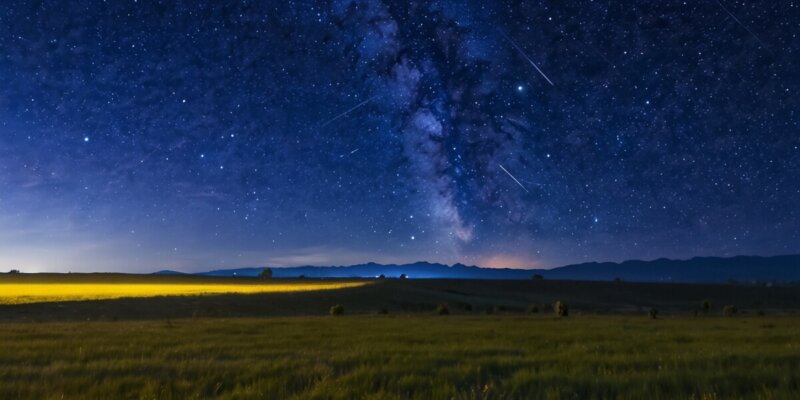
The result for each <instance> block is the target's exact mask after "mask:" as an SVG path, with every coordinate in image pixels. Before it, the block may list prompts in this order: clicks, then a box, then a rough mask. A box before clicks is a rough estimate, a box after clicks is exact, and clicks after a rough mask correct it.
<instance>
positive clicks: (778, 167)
mask: <svg viewBox="0 0 800 400" xmlns="http://www.w3.org/2000/svg"><path fill="white" fill-rule="evenodd" d="M799 35H800V4H795V3H792V2H784V1H779V2H769V3H764V2H732V1H724V0H719V1H717V0H711V1H696V2H671V1H670V2H663V1H643V2H637V3H636V4H622V3H615V2H611V1H591V0H585V1H573V2H503V1H496V2H486V1H432V2H401V1H351V0H343V1H333V2H329V1H322V2H311V1H309V2H258V1H243V2H235V3H234V2H212V1H195V2H150V1H141V0H140V1H134V0H130V1H127V0H126V1H115V2H99V1H74V2H56V1H35V2H34V1H15V0H11V1H7V2H4V3H3V5H2V6H0V88H2V90H0V269H2V268H5V269H10V268H20V269H23V270H27V271H45V270H47V271H89V270H104V271H109V270H116V271H133V272H136V271H141V272H150V271H155V270H157V269H179V270H185V271H193V270H206V269H209V268H211V267H236V266H257V265H272V266H284V265H304V264H317V265H331V264H334V265H338V264H351V263H359V262H367V261H376V262H398V263H399V262H411V261H417V260H427V261H434V262H444V263H455V262H462V263H466V264H479V265H484V266H498V267H500V266H504V267H553V266H558V265H561V264H566V263H573V262H583V261H591V260H600V261H603V260H609V261H621V260H625V259H631V258H657V257H672V258H685V257H692V256H696V255H715V256H730V255H737V254H759V255H773V254H785V253H793V252H797V250H798V249H800V131H799V130H798V119H799V118H800V115H798V110H800V100H798V92H800V69H798V68H797V65H796V64H797V62H796V61H797V60H798V59H800V54H799V50H800V36H799Z"/></svg>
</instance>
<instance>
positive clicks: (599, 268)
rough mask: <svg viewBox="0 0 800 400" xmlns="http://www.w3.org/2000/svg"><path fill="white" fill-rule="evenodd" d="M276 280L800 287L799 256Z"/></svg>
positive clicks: (377, 271)
mask: <svg viewBox="0 0 800 400" xmlns="http://www.w3.org/2000/svg"><path fill="white" fill-rule="evenodd" d="M263 269H264V268H263V267H256V268H237V269H221V270H214V271H208V272H201V273H196V274H194V275H205V276H242V277H253V276H257V275H258V274H259V273H261V270H263ZM272 273H273V277H275V278H299V277H307V278H374V277H377V276H380V275H384V276H386V277H387V278H396V277H399V276H400V275H401V274H405V275H406V276H407V277H408V278H412V279H413V278H427V279H436V278H438V279H531V278H532V277H533V276H534V275H540V276H541V277H542V278H543V279H565V280H592V281H612V280H623V281H630V282H682V283H720V282H730V281H738V282H800V255H787V256H774V257H757V256H738V257H731V258H721V257H695V258H692V259H690V260H670V259H666V258H660V259H657V260H653V261H639V260H632V261H625V262H622V263H612V262H605V263H597V262H590V263H583V264H574V265H567V266H563V267H559V268H553V269H508V268H482V267H477V266H468V265H464V264H454V265H445V264H436V263H428V262H416V263H412V264H400V265H397V264H376V263H367V264H357V265H350V266H330V267H320V266H303V267H287V268H272ZM156 274H182V273H181V272H177V271H168V270H164V271H159V272H156Z"/></svg>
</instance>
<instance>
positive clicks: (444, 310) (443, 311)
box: [436, 303, 450, 315]
mask: <svg viewBox="0 0 800 400" xmlns="http://www.w3.org/2000/svg"><path fill="white" fill-rule="evenodd" d="M436 314H439V315H449V314H450V308H449V307H447V304H445V303H440V304H439V305H438V306H436Z"/></svg>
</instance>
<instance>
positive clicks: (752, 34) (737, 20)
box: [717, 0, 772, 53]
mask: <svg viewBox="0 0 800 400" xmlns="http://www.w3.org/2000/svg"><path fill="white" fill-rule="evenodd" d="M717 4H719V6H720V7H722V9H723V10H725V12H726V13H728V15H730V16H731V18H733V20H734V21H736V23H737V24H739V26H741V27H742V28H744V29H745V30H747V32H748V33H750V36H752V37H753V38H754V39H755V40H757V41H758V43H761V46H762V47H764V50H766V51H769V52H770V53H772V52H771V51H770V50H769V47H767V45H766V44H765V43H764V42H762V41H761V39H759V38H758V36H756V34H755V33H753V31H751V30H750V28H748V27H747V25H745V24H743V23H742V21H739V18H736V16H735V15H733V13H732V12H730V11H728V8H727V7H725V5H724V4H722V2H721V1H719V0H717Z"/></svg>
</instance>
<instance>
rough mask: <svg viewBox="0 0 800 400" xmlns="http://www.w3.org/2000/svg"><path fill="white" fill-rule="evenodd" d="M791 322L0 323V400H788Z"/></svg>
mask: <svg viewBox="0 0 800 400" xmlns="http://www.w3.org/2000/svg"><path fill="white" fill-rule="evenodd" d="M798 337H800V320H798V319H797V318H722V317H708V318H688V317H680V318H668V319H663V320H650V319H647V318H645V317H641V316H635V317H633V316H628V317H626V316H602V317H598V316H591V317H568V318H556V317H553V316H552V315H550V316H513V315H501V316H497V315H477V316H452V315H451V316H431V315H427V316H424V315H415V316H408V315H402V316H392V315H389V316H342V317H281V318H257V319H208V318H204V319H185V320H174V321H170V320H164V321H146V322H141V321H137V322H70V323H44V324H30V323H16V324H4V325H2V326H0V338H2V340H0V382H2V385H0V398H3V399H17V398H22V399H62V398H64V399H111V398H120V399H122V398H129V399H204V398H219V399H241V398H260V399H285V398H310V399H355V398H373V399H536V398H542V399H601V398H625V399H666V398H696V399H731V398H760V399H796V398H798V396H800V342H798V341H797V340H796V339H797V338H798Z"/></svg>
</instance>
